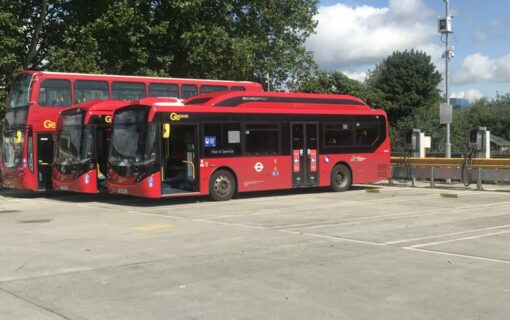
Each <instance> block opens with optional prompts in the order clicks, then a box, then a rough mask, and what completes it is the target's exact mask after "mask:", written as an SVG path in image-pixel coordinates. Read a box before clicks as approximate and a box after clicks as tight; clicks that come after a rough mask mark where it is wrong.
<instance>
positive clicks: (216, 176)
mask: <svg viewBox="0 0 510 320" xmlns="http://www.w3.org/2000/svg"><path fill="white" fill-rule="evenodd" d="M235 192H236V180H235V178H234V175H232V173H230V172H229V171H227V170H218V171H216V172H215V173H213V175H212V176H211V180H210V182H209V194H210V196H211V198H212V199H213V200H215V201H226V200H230V199H231V198H232V196H233V195H234V193H235Z"/></svg>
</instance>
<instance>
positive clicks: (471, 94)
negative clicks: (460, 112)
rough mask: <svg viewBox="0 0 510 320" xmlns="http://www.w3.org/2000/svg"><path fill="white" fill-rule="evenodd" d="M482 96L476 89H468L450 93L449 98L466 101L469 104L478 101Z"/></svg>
mask: <svg viewBox="0 0 510 320" xmlns="http://www.w3.org/2000/svg"><path fill="white" fill-rule="evenodd" d="M483 96H484V95H483V93H481V92H480V91H479V90H477V89H469V90H468V91H459V92H452V93H451V94H450V98H460V99H468V100H469V102H471V103H473V102H475V101H478V100H480V99H481V98H483Z"/></svg>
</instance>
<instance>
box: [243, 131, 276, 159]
mask: <svg viewBox="0 0 510 320" xmlns="http://www.w3.org/2000/svg"><path fill="white" fill-rule="evenodd" d="M244 141H245V148H246V155H247V156H274V155H278V154H280V128H279V126H278V124H247V125H245V128H244Z"/></svg>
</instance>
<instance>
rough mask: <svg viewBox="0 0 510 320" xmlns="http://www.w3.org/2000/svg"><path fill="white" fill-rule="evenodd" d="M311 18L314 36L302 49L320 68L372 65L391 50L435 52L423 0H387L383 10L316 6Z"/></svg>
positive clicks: (431, 23) (433, 34)
mask: <svg viewBox="0 0 510 320" xmlns="http://www.w3.org/2000/svg"><path fill="white" fill-rule="evenodd" d="M315 18H316V19H317V21H318V26H317V29H316V34H314V35H312V36H311V37H310V38H309V39H308V41H307V43H306V46H307V48H308V49H309V50H311V51H313V52H314V56H315V59H316V61H317V63H318V64H319V65H320V66H321V67H322V68H323V69H327V70H349V69H350V70H352V69H354V68H356V67H360V66H367V65H373V64H376V63H378V62H380V61H381V60H382V59H383V58H385V57H387V56H389V55H390V54H391V53H392V52H394V51H395V50H405V49H412V48H415V49H419V48H424V49H425V50H427V49H430V48H432V49H433V53H434V55H437V52H438V49H437V48H439V46H437V45H435V44H434V42H437V39H436V38H435V37H437V33H436V25H435V24H436V18H435V17H434V16H433V15H432V12H431V11H430V10H429V9H427V7H426V6H425V4H424V2H423V0H389V2H388V6H387V7H384V8H376V7H372V6H367V5H364V6H358V7H351V6H349V5H346V4H342V3H338V4H335V5H331V6H322V7H320V8H319V13H318V15H317V16H316V17H315ZM427 52H428V53H429V51H427ZM429 54H430V53H429ZM439 57H440V54H439ZM434 60H436V59H434Z"/></svg>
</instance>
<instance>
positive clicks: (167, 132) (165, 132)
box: [163, 123, 170, 139]
mask: <svg viewBox="0 0 510 320" xmlns="http://www.w3.org/2000/svg"><path fill="white" fill-rule="evenodd" d="M163 138H164V139H168V138H170V124H169V123H165V124H163Z"/></svg>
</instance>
